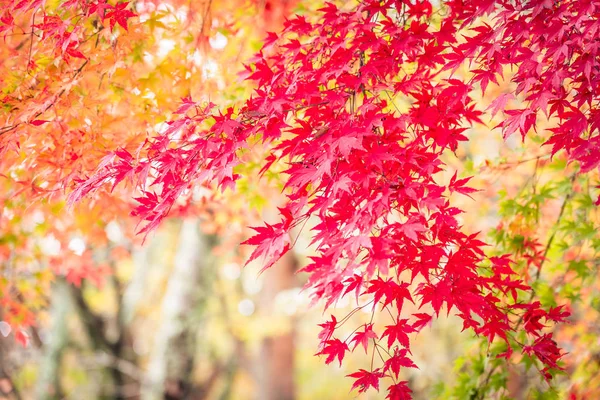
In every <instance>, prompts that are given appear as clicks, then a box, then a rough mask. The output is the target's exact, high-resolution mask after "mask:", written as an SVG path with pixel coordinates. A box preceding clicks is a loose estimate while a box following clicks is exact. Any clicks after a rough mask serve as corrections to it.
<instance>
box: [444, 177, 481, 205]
mask: <svg viewBox="0 0 600 400" xmlns="http://www.w3.org/2000/svg"><path fill="white" fill-rule="evenodd" d="M456 174H457V172H455V173H454V175H452V179H450V185H448V189H449V190H450V193H453V192H458V193H462V194H464V195H465V196H469V197H470V198H471V199H472V197H471V196H470V193H475V192H479V190H477V189H473V188H470V187H467V186H465V184H466V183H467V182H469V181H470V180H471V179H472V178H473V177H472V176H470V177H468V178H463V179H459V180H456Z"/></svg>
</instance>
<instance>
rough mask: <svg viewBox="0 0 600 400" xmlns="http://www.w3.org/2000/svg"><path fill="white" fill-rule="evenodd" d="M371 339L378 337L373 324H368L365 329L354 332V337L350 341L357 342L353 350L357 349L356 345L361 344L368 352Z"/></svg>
mask: <svg viewBox="0 0 600 400" xmlns="http://www.w3.org/2000/svg"><path fill="white" fill-rule="evenodd" d="M369 339H377V334H376V333H375V332H373V324H366V325H365V330H364V331H362V332H361V331H359V332H356V333H355V334H354V337H353V338H352V340H351V341H350V343H352V342H355V343H354V347H353V348H352V351H354V349H356V346H358V345H359V344H361V345H362V346H363V347H364V349H365V354H366V353H367V348H368V346H369Z"/></svg>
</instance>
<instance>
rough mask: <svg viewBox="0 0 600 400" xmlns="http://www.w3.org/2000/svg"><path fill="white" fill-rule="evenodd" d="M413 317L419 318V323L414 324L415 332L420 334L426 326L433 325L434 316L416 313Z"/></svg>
mask: <svg viewBox="0 0 600 400" xmlns="http://www.w3.org/2000/svg"><path fill="white" fill-rule="evenodd" d="M413 316H414V317H417V321H416V322H414V323H413V324H412V326H413V328H414V329H415V332H419V331H420V330H421V329H423V327H424V326H426V325H428V324H429V323H431V319H432V318H433V316H432V315H429V314H427V313H416V314H413Z"/></svg>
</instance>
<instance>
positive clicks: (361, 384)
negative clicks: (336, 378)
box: [346, 368, 383, 393]
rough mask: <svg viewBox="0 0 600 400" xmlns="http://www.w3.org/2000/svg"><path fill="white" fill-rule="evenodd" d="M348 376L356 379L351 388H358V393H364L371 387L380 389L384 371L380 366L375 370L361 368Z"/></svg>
mask: <svg viewBox="0 0 600 400" xmlns="http://www.w3.org/2000/svg"><path fill="white" fill-rule="evenodd" d="M346 376H349V377H351V378H355V379H356V381H355V382H354V384H353V385H352V389H350V390H353V389H355V388H358V393H363V392H366V391H367V390H368V389H369V388H370V387H372V388H374V389H375V390H377V391H379V379H380V378H382V377H383V373H381V372H380V371H379V368H378V369H376V370H374V371H367V370H364V369H360V370H358V372H355V373H353V374H350V375H346Z"/></svg>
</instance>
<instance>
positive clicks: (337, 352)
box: [315, 339, 350, 366]
mask: <svg viewBox="0 0 600 400" xmlns="http://www.w3.org/2000/svg"><path fill="white" fill-rule="evenodd" d="M347 351H350V349H349V348H348V345H347V344H346V343H345V342H342V341H341V340H340V339H333V340H328V341H326V342H325V346H324V347H323V349H322V350H321V351H320V352H318V353H317V354H315V355H317V356H319V355H323V354H324V355H326V356H327V358H326V359H325V364H329V363H331V362H332V361H333V360H335V358H336V357H337V359H338V361H339V362H340V366H341V365H342V360H343V359H344V356H345V355H346V352H347Z"/></svg>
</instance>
